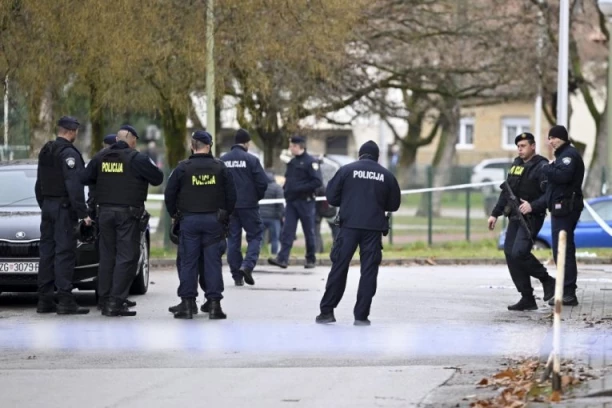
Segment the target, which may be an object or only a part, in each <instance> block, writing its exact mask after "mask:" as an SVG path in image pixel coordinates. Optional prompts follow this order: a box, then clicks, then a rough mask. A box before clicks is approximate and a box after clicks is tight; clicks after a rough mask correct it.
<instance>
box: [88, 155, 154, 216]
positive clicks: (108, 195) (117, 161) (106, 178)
mask: <svg viewBox="0 0 612 408" xmlns="http://www.w3.org/2000/svg"><path fill="white" fill-rule="evenodd" d="M137 154H138V152H137V151H135V150H133V149H107V150H106V151H104V153H102V155H101V156H100V163H99V164H98V180H97V182H96V201H97V202H98V204H100V205H104V204H106V205H120V206H130V207H142V206H143V205H144V202H145V200H146V199H147V189H148V183H147V182H146V181H145V180H143V179H142V178H140V177H138V176H137V175H136V174H134V171H133V170H132V166H131V161H132V160H133V159H134V157H135V156H136V155H137Z"/></svg>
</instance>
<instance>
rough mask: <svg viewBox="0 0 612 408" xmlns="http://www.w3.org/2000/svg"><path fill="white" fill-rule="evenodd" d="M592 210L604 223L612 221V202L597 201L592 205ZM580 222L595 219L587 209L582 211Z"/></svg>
mask: <svg viewBox="0 0 612 408" xmlns="http://www.w3.org/2000/svg"><path fill="white" fill-rule="evenodd" d="M591 208H592V209H593V211H595V212H596V213H597V215H599V216H600V217H601V219H603V220H604V221H612V200H605V201H597V202H595V203H593V204H591ZM580 221H583V222H585V221H594V218H593V217H592V216H591V213H589V212H588V211H587V210H586V209H585V210H583V211H582V214H580Z"/></svg>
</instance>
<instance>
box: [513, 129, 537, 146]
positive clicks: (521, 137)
mask: <svg viewBox="0 0 612 408" xmlns="http://www.w3.org/2000/svg"><path fill="white" fill-rule="evenodd" d="M521 140H529V141H530V142H531V143H535V137H534V136H533V135H532V134H531V133H529V132H524V133H521V134H520V135H518V136H517V137H515V138H514V144H515V145H518V142H520V141H521Z"/></svg>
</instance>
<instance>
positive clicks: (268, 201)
mask: <svg viewBox="0 0 612 408" xmlns="http://www.w3.org/2000/svg"><path fill="white" fill-rule="evenodd" d="M501 183H503V180H502V181H486V182H483V183H470V184H454V185H451V186H442V187H429V188H417V189H414V190H402V191H401V192H400V193H401V194H402V195H406V194H422V193H429V192H435V191H452V190H465V189H468V188H470V189H471V188H478V187H487V186H494V185H500V184H501ZM147 200H148V201H164V195H163V194H149V196H148V197H147ZM315 200H316V201H325V200H326V198H325V197H315ZM266 204H285V199H284V198H264V199H263V200H260V201H259V205H266Z"/></svg>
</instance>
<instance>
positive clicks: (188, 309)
mask: <svg viewBox="0 0 612 408" xmlns="http://www.w3.org/2000/svg"><path fill="white" fill-rule="evenodd" d="M181 299H182V300H181V303H180V304H179V305H178V310H177V311H176V312H175V313H174V318H175V319H193V314H194V313H193V311H194V310H195V312H196V313H197V312H198V305H197V304H196V301H195V298H181Z"/></svg>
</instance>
